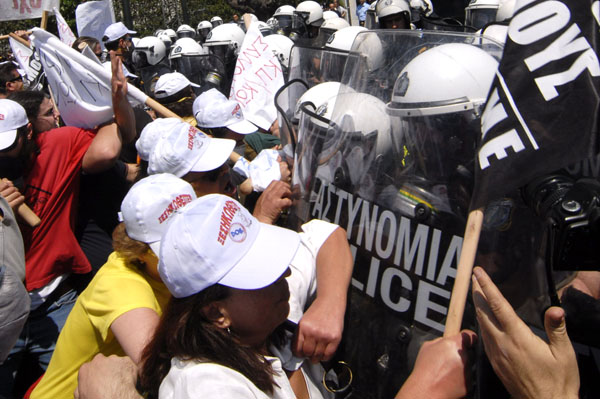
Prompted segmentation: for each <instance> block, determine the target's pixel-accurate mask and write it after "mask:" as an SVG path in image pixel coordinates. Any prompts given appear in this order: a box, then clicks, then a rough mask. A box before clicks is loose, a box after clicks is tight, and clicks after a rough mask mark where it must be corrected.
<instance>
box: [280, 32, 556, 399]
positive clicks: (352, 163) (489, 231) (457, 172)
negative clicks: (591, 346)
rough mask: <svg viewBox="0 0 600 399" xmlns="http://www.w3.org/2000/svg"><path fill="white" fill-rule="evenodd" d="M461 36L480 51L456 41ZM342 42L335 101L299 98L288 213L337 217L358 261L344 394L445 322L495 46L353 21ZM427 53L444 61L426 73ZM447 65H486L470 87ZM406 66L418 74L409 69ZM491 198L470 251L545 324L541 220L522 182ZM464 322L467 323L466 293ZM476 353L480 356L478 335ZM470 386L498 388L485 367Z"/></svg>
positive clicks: (389, 375)
mask: <svg viewBox="0 0 600 399" xmlns="http://www.w3.org/2000/svg"><path fill="white" fill-rule="evenodd" d="M465 46H466V47H465ZM455 47H456V48H455ZM471 47H476V49H475V50H476V51H477V52H483V55H484V56H485V57H484V58H485V60H484V61H485V62H483V61H482V62H479V61H476V60H475V59H474V58H473V57H471V56H470V52H469V51H465V53H464V54H462V51H464V50H471ZM352 48H353V49H352V51H351V54H350V56H349V58H348V60H347V62H346V64H345V69H344V72H343V76H342V79H341V82H342V85H341V88H340V90H339V94H338V95H337V97H336V98H335V101H334V104H335V105H334V106H333V110H332V111H330V112H328V111H327V110H325V109H322V108H317V109H315V108H314V107H311V106H310V105H309V104H301V105H300V111H301V112H300V113H299V129H298V137H299V139H298V145H297V146H296V152H295V156H296V163H295V165H294V171H293V183H294V188H293V191H294V194H295V195H296V199H295V202H294V205H293V207H292V211H291V215H290V217H289V218H288V220H289V221H290V223H291V224H292V227H295V228H296V227H297V226H298V225H299V224H301V223H304V222H306V221H308V220H310V219H313V218H318V219H323V220H327V221H331V222H333V223H336V224H339V225H340V226H341V227H343V228H345V229H346V230H347V232H348V238H349V242H350V244H351V248H352V251H353V253H354V255H355V264H354V272H353V279H352V283H351V288H350V290H351V291H350V301H349V306H348V308H347V311H346V323H345V331H344V338H343V340H342V345H341V347H340V349H339V350H338V353H337V355H336V356H337V358H338V359H339V360H344V361H345V362H347V363H348V364H349V365H350V367H351V369H352V372H353V376H354V381H353V384H352V391H351V393H350V394H349V396H348V397H352V398H354V397H356V398H390V397H394V395H395V394H396V393H397V391H398V389H399V388H400V386H401V385H402V383H403V382H404V381H405V379H406V378H407V377H408V375H409V374H410V371H411V370H412V367H413V364H414V361H415V358H416V355H417V353H418V350H419V348H420V346H421V344H422V343H423V342H424V341H426V340H429V339H433V338H436V337H439V336H441V335H442V333H443V330H444V323H445V316H446V313H447V310H448V305H449V299H450V294H451V291H452V286H453V283H454V278H455V275H456V267H457V263H458V258H459V255H460V250H461V246H462V236H463V234H464V226H465V222H466V218H467V214H468V206H469V203H470V193H471V190H472V185H473V160H474V158H475V146H476V140H477V137H478V136H479V135H480V134H481V132H480V119H479V117H480V115H481V112H482V111H483V107H484V102H485V99H486V96H487V91H488V89H489V86H490V85H491V82H492V78H493V75H494V73H495V69H494V68H493V66H494V65H495V64H496V63H497V58H498V54H501V45H500V44H498V43H496V42H493V41H491V40H487V39H485V38H481V37H478V36H475V35H471V34H465V33H450V32H448V33H441V32H426V31H400V30H393V31H392V30H378V31H369V32H363V33H360V34H359V35H358V36H357V38H356V40H355V42H354V44H353V47H352ZM446 49H450V50H451V51H450V52H448V53H447V52H445V50H446ZM375 50H377V51H375ZM429 52H431V53H429ZM430 54H437V56H438V57H439V58H435V57H431V58H430V57H429V55H430ZM424 55H427V56H425V58H419V57H421V56H424ZM444 57H446V58H444ZM302 61H304V62H305V61H306V60H302ZM419 62H424V63H425V65H419ZM453 63H454V64H453ZM298 64H300V63H298ZM428 65H429V66H431V65H433V66H439V67H440V70H441V71H440V72H439V73H438V74H433V73H431V74H428V73H426V72H427V71H428V70H429V69H428V67H427V66H428ZM452 65H454V67H455V68H461V67H465V68H467V70H466V71H465V72H467V75H469V73H468V67H470V66H472V65H476V66H478V67H481V68H492V69H491V70H485V71H483V72H482V73H484V74H487V75H486V79H487V80H486V82H487V87H482V86H481V81H479V80H476V82H473V84H474V85H475V86H476V87H475V88H473V90H467V89H466V88H465V85H467V83H468V80H467V81H463V80H462V79H461V80H452V79H453V78H452V77H451V75H450V74H448V73H447V71H449V70H450V68H451V67H452ZM409 67H411V68H414V69H416V70H417V72H418V71H422V72H423V73H422V74H418V73H417V74H412V73H410V74H409V73H407V70H408V68H409ZM443 71H446V73H444V72H443ZM484 80H485V79H484ZM444 82H445V83H444ZM457 88H458V90H457V91H455V92H453V91H452V90H453V89H457ZM414 89H417V90H416V91H415V90H414ZM446 90H447V91H448V92H447V93H446V92H445V91H446ZM461 90H463V91H464V92H461ZM411 93H412V94H411ZM456 93H458V94H456ZM477 93H478V94H477ZM409 94H411V96H412V97H411V98H408V97H409V96H408V95H409ZM332 102H333V101H329V104H331V103H332ZM488 208H489V209H488V210H486V222H485V226H484V232H483V234H482V237H481V244H480V249H479V252H478V254H479V258H478V260H477V261H478V263H477V264H480V265H482V266H485V267H486V269H487V270H488V271H489V272H490V273H491V274H492V276H493V278H494V280H495V281H497V282H498V283H499V284H500V286H501V287H502V288H503V289H504V292H505V294H506V295H507V297H508V298H509V300H511V303H513V305H514V306H515V308H516V309H518V311H519V314H520V315H521V316H522V317H524V318H525V319H526V320H527V321H528V322H529V323H530V324H532V325H537V326H541V324H540V321H541V319H540V317H539V315H540V311H541V310H542V309H543V306H544V305H545V304H547V300H546V298H547V296H546V291H545V290H546V287H545V278H544V273H543V272H544V267H543V255H544V254H543V249H542V248H541V245H540V244H541V243H542V242H543V239H542V235H543V229H542V228H541V226H540V224H539V223H538V222H537V219H536V217H535V215H534V214H533V212H532V211H530V210H529V209H528V208H527V207H526V206H525V205H524V204H523V202H522V201H521V199H520V195H519V193H513V195H511V196H507V197H506V198H505V199H503V200H501V201H498V202H497V203H494V204H491V205H490V206H489V207H488ZM463 326H464V327H467V328H471V329H475V328H476V324H475V320H474V312H473V307H472V305H471V304H470V303H468V304H467V309H466V311H465V318H464V323H463ZM477 356H478V358H480V359H483V358H484V355H483V350H482V348H481V347H480V348H479V353H478V355H477ZM483 369H484V367H480V370H483ZM489 371H490V373H488V374H484V375H490V374H492V373H491V369H490V370H489ZM480 375H482V374H480ZM484 379H485V378H482V379H481V381H483V380H484ZM486 389H487V390H486ZM473 392H474V395H476V396H478V397H482V398H493V397H496V396H495V395H497V394H495V392H501V391H500V390H499V389H498V388H497V386H496V385H493V384H492V383H490V382H488V381H487V380H486V382H485V383H481V384H479V385H477V386H475V387H474V389H473Z"/></svg>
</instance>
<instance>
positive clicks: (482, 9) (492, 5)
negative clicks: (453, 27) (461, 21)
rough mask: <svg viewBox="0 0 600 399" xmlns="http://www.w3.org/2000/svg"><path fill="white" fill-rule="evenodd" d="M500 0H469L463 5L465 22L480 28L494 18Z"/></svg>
mask: <svg viewBox="0 0 600 399" xmlns="http://www.w3.org/2000/svg"><path fill="white" fill-rule="evenodd" d="M499 5H500V0H471V2H470V3H469V5H468V6H466V7H465V24H466V25H467V26H472V27H474V28H476V29H481V28H482V27H484V26H485V25H487V24H488V23H490V22H493V21H495V20H496V13H497V12H498V6H499Z"/></svg>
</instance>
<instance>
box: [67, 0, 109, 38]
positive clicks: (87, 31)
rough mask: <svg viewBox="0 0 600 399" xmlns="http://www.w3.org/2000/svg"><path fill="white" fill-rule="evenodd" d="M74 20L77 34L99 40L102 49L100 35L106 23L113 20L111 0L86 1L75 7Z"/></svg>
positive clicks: (102, 33) (106, 25)
mask: <svg viewBox="0 0 600 399" xmlns="http://www.w3.org/2000/svg"><path fill="white" fill-rule="evenodd" d="M75 21H76V23H77V34H78V35H79V36H91V37H93V38H95V39H98V40H99V41H100V45H101V46H102V49H104V43H102V36H104V31H105V30H106V28H107V27H108V25H110V24H112V23H114V22H115V13H114V11H113V8H112V2H111V0H103V1H86V2H85V3H81V4H80V5H78V6H77V8H76V9H75Z"/></svg>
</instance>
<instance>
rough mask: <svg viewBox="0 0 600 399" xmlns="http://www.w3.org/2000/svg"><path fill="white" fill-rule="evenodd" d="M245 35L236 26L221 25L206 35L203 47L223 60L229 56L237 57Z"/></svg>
mask: <svg viewBox="0 0 600 399" xmlns="http://www.w3.org/2000/svg"><path fill="white" fill-rule="evenodd" d="M244 36H245V33H244V31H243V30H242V28H240V27H239V26H238V25H237V24H223V25H219V26H217V27H216V28H213V30H211V31H210V32H209V33H208V36H207V37H206V41H205V42H204V46H206V47H208V48H209V49H210V50H211V51H212V52H213V54H215V55H217V56H220V57H222V58H223V59H224V60H225V58H227V56H228V55H229V54H233V55H235V56H237V55H238V53H239V52H240V49H241V48H242V42H243V41H244Z"/></svg>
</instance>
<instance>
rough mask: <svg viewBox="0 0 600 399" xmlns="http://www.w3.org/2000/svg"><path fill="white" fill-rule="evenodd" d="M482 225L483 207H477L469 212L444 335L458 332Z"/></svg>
mask: <svg viewBox="0 0 600 399" xmlns="http://www.w3.org/2000/svg"><path fill="white" fill-rule="evenodd" d="M482 225H483V209H482V208H479V209H475V210H473V211H471V212H469V217H468V218H467V226H466V227H465V236H464V239H463V244H462V250H461V251H460V258H459V259H458V268H457V271H456V279H455V280H454V287H453V288H452V296H451V297H450V305H449V306H448V315H447V317H446V326H445V328H444V337H450V336H453V335H456V334H458V333H459V332H460V327H461V324H462V319H463V314H464V312H465V304H466V302H467V295H468V293H469V285H470V283H471V274H472V273H473V264H474V263H475V254H476V252H477V244H478V243H479V236H480V235H481V227H482Z"/></svg>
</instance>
